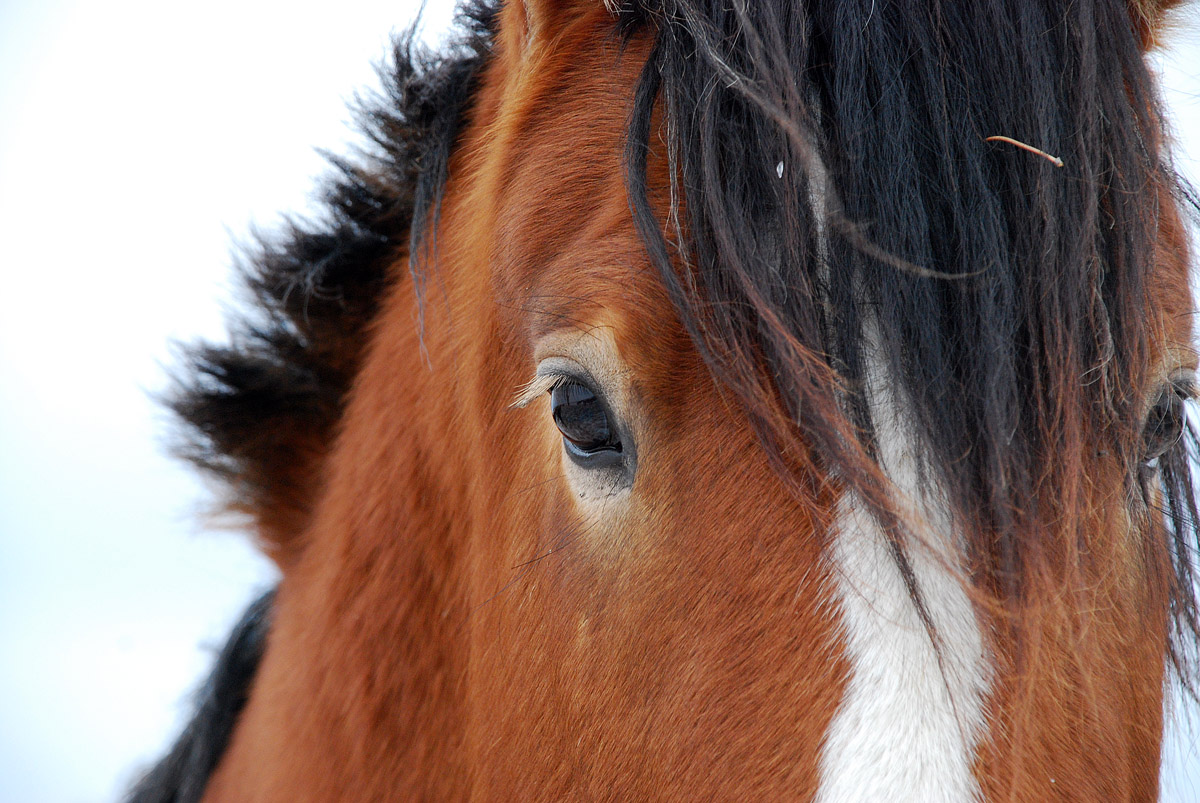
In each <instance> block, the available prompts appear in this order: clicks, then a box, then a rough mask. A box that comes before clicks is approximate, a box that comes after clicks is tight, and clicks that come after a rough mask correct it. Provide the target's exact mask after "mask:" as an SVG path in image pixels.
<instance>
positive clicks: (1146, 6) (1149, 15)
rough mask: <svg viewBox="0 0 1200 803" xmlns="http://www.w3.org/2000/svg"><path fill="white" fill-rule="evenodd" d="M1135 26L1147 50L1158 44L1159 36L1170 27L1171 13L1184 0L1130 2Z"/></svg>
mask: <svg viewBox="0 0 1200 803" xmlns="http://www.w3.org/2000/svg"><path fill="white" fill-rule="evenodd" d="M1128 3H1129V13H1130V15H1131V16H1132V17H1133V25H1134V28H1135V30H1136V31H1137V34H1138V37H1139V38H1140V39H1141V42H1142V47H1143V48H1144V49H1146V50H1149V49H1150V48H1152V47H1154V46H1155V45H1156V44H1158V38H1159V35H1160V34H1161V33H1162V32H1163V30H1164V29H1165V28H1167V27H1168V24H1169V22H1168V20H1169V16H1170V15H1169V14H1168V13H1167V12H1169V11H1170V10H1171V9H1173V8H1175V7H1176V6H1178V5H1181V4H1182V0H1128Z"/></svg>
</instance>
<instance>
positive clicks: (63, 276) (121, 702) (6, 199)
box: [0, 0, 1200, 803]
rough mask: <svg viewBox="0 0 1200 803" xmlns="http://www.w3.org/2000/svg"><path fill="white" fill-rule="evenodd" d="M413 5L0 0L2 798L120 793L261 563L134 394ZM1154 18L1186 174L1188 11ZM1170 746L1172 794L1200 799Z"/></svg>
mask: <svg viewBox="0 0 1200 803" xmlns="http://www.w3.org/2000/svg"><path fill="white" fill-rule="evenodd" d="M430 5H431V8H430V9H429V10H428V11H427V13H426V21H427V24H426V30H427V32H428V37H429V38H431V39H432V40H434V41H436V40H437V39H438V38H439V37H440V31H442V30H443V29H444V28H445V27H446V24H447V20H448V19H449V12H448V9H447V8H446V2H444V0H443V2H437V0H432V2H431V3H430ZM414 6H415V3H413V2H411V0H392V1H391V2H381V1H380V0H373V1H372V2H367V1H366V0H352V1H351V0H343V2H340V3H338V4H337V10H336V11H335V10H334V9H333V7H332V6H330V5H327V4H326V5H322V6H321V7H317V6H316V5H315V4H303V3H295V2H282V1H281V0H275V1H270V0H254V1H253V2H251V0H214V1H213V2H208V3H203V4H187V6H186V7H184V6H183V4H176V3H162V2H151V0H109V1H108V2H105V3H95V2H92V3H87V2H82V0H42V2H35V0H0V803H19V802H21V803H23V802H25V801H28V803H60V802H61V803H66V802H68V801H71V802H74V801H80V802H82V801H104V800H114V799H116V798H117V797H118V796H119V794H120V792H121V790H123V789H124V788H125V787H126V786H127V784H128V783H129V782H130V780H131V779H132V777H133V775H134V773H135V770H136V768H138V767H139V766H140V765H142V764H144V763H145V762H148V761H150V760H152V759H153V758H154V757H156V756H157V755H158V754H160V753H161V752H162V751H163V750H164V749H165V746H166V745H167V743H168V741H169V740H170V739H171V738H172V737H173V736H174V734H175V733H176V732H177V730H178V729H179V728H180V727H181V726H182V724H183V722H184V720H185V717H186V715H187V711H188V706H187V693H188V692H189V690H191V689H192V688H194V686H195V685H196V684H197V683H198V682H199V680H200V678H201V677H202V676H203V675H204V673H205V672H206V670H207V668H208V666H209V664H210V662H211V661H212V658H213V654H214V650H215V649H216V648H217V647H219V645H220V644H221V642H222V641H223V639H224V637H225V635H226V634H227V632H228V629H229V627H230V626H231V625H232V623H233V622H234V621H235V620H236V619H237V617H238V614H239V613H240V611H241V609H242V608H243V607H244V606H245V604H246V603H247V602H249V600H250V599H251V598H252V597H253V596H255V595H256V594H257V593H258V592H259V591H261V590H263V589H265V588H267V587H268V586H269V585H270V584H271V583H272V581H273V576H274V575H273V570H272V568H271V567H270V566H269V565H268V564H267V563H266V562H265V561H264V560H263V559H261V558H260V557H258V556H257V554H256V553H255V552H254V551H253V549H252V548H251V547H250V546H249V545H248V543H247V541H246V539H245V538H244V536H242V535H240V534H238V533H236V532H230V531H221V530H218V529H215V528H214V527H213V526H212V522H206V521H205V518H204V516H203V515H202V514H203V512H204V504H205V502H206V500H208V498H209V497H208V494H207V491H206V489H204V488H202V487H201V485H200V484H199V483H198V481H197V480H196V478H195V476H194V475H193V474H192V473H191V472H190V471H188V470H187V469H185V468H183V467H182V466H180V465H177V464H175V463H174V462H171V461H170V460H168V459H167V458H166V457H164V455H163V448H162V443H163V440H164V436H165V433H166V431H167V428H166V426H165V418H164V416H163V415H162V414H161V412H160V411H159V410H158V409H157V407H156V406H155V404H154V403H153V402H152V400H151V399H150V394H152V393H154V392H158V391H161V390H162V389H163V388H164V387H165V379H164V377H165V366H168V365H171V364H172V363H173V361H174V360H173V357H172V355H171V352H170V351H169V349H168V343H169V342H170V341H172V340H177V341H184V342H187V341H192V340H194V339H195V338H196V337H198V336H204V337H210V338H220V337H221V336H222V332H223V326H222V310H223V309H228V308H229V306H230V305H231V303H232V299H233V295H232V292H231V288H230V282H229V275H228V274H229V265H230V263H231V259H230V254H231V251H232V247H233V246H232V244H233V243H235V242H237V241H239V240H241V241H243V242H245V241H246V239H247V237H248V232H249V224H250V222H251V221H255V222H257V224H258V225H259V226H260V227H262V228H266V229H267V230H270V229H271V228H272V227H273V226H275V225H277V224H278V221H279V218H278V216H277V213H278V212H279V211H286V210H292V211H301V212H302V211H304V210H306V209H311V208H312V206H311V203H310V199H309V192H310V190H311V188H312V187H313V179H314V177H316V176H319V175H320V174H321V173H322V171H323V166H322V162H321V159H320V157H319V156H317V155H316V154H315V152H314V151H313V150H312V148H313V147H314V146H321V147H326V148H329V149H331V150H333V151H334V152H345V150H346V147H345V146H346V143H349V142H354V141H356V138H355V136H354V135H353V134H352V132H351V131H350V129H349V128H348V127H347V126H346V125H345V121H346V120H347V118H348V115H347V113H346V105H345V101H346V100H347V99H349V98H350V97H351V96H352V95H353V93H354V91H355V90H356V89H359V88H361V87H371V86H374V78H373V75H372V72H371V66H370V65H371V63H372V62H373V61H378V60H379V59H380V58H381V57H382V56H383V55H384V53H385V52H386V47H387V41H388V37H389V34H390V32H392V31H395V30H399V29H401V28H403V27H404V26H405V24H406V23H407V21H409V20H410V19H411V18H412V17H413V15H414ZM1171 41H1172V43H1173V49H1172V51H1171V52H1170V53H1169V54H1167V56H1166V57H1165V58H1164V59H1162V63H1163V65H1164V66H1163V69H1164V71H1165V75H1166V77H1167V80H1168V88H1167V90H1166V99H1167V102H1168V103H1169V105H1170V106H1171V107H1172V109H1173V111H1174V114H1175V115H1176V119H1177V123H1176V126H1177V130H1178V132H1179V134H1180V144H1181V146H1182V147H1183V148H1184V149H1185V150H1188V149H1190V153H1191V159H1190V160H1187V161H1185V167H1188V168H1190V171H1191V175H1192V178H1193V181H1195V180H1197V179H1198V178H1200V167H1198V165H1200V162H1198V161H1197V160H1198V159H1200V13H1197V14H1193V15H1192V18H1191V19H1189V20H1186V21H1185V22H1184V23H1183V24H1181V26H1180V29H1179V30H1178V31H1177V32H1176V34H1175V35H1174V36H1173V37H1172V38H1171ZM1186 741H1188V742H1189V744H1190V743H1191V742H1194V739H1193V738H1192V737H1188V739H1187V740H1186ZM1180 744H1181V743H1180V742H1179V740H1176V742H1175V743H1173V747H1172V751H1173V755H1174V757H1173V758H1172V759H1171V764H1170V767H1169V769H1168V771H1167V773H1166V780H1165V781H1164V790H1165V792H1166V799H1168V800H1176V801H1195V800H1200V795H1198V794H1196V791H1195V790H1197V789H1200V760H1198V759H1197V755H1196V750H1195V749H1194V748H1192V747H1190V746H1183V747H1180ZM1180 754H1182V755H1183V758H1182V759H1181V758H1179V755H1180Z"/></svg>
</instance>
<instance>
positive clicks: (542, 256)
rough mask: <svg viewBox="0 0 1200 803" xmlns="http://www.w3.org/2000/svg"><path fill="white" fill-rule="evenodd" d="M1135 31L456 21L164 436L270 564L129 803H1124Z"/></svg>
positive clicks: (1160, 494) (1143, 218)
mask: <svg viewBox="0 0 1200 803" xmlns="http://www.w3.org/2000/svg"><path fill="white" fill-rule="evenodd" d="M1174 5H1176V4H1175V3H1174V2H1171V1H1170V0H1073V2H1070V3H1057V2H1055V3H1046V2H1037V1H1036V0H930V2H928V3H925V4H921V5H920V7H919V9H917V8H913V7H910V6H909V5H908V4H904V3H898V2H889V0H803V1H802V0H753V2H751V0H720V1H719V2H716V1H714V0H620V1H618V0H603V1H602V0H507V1H506V2H493V1H492V0H471V1H470V2H468V3H467V4H466V5H465V6H464V7H463V8H462V9H460V17H459V23H458V25H459V32H458V35H457V38H456V39H455V40H454V41H452V42H451V43H450V44H448V45H446V46H445V47H443V48H441V49H440V50H438V51H430V50H428V49H425V48H422V47H420V46H418V45H416V44H415V43H414V40H413V35H412V34H411V33H410V34H408V35H407V36H401V37H400V38H399V39H398V40H397V45H396V48H395V58H394V63H393V64H391V65H390V66H389V67H387V68H386V69H385V70H384V72H383V76H384V81H385V89H384V91H383V92H382V93H381V94H380V95H379V96H378V97H375V98H374V99H373V100H368V101H365V102H364V104H363V109H362V111H361V115H360V117H361V119H362V122H363V128H364V130H365V132H366V137H367V138H366V143H367V144H366V145H364V146H363V148H362V151H361V153H359V154H358V155H357V156H355V157H354V158H346V159H334V170H333V176H332V178H330V179H329V180H328V181H327V183H326V185H325V190H324V196H323V197H324V207H325V214H324V216H323V218H321V219H318V220H315V221H295V222H293V223H292V224H290V226H289V228H288V230H287V231H286V232H283V233H281V234H280V235H278V236H276V237H274V238H273V239H272V238H268V239H266V240H264V242H262V243H261V244H260V245H259V246H258V247H256V249H255V251H254V253H253V254H251V256H250V258H249V259H248V260H246V261H245V263H244V264H243V266H242V274H243V276H244V279H245V282H246V286H247V287H248V288H249V292H250V294H251V297H252V299H253V301H254V303H253V304H252V305H250V307H249V308H248V309H247V310H246V311H245V312H244V313H243V317H242V318H241V319H240V320H239V321H237V322H235V324H234V325H233V331H232V335H231V338H230V341H229V343H226V344H213V343H202V344H199V345H197V346H195V347H194V348H193V349H192V350H191V351H190V352H189V357H188V359H187V360H186V361H185V362H186V364H185V366H184V367H183V368H182V369H181V371H180V373H179V375H178V381H179V385H178V387H177V389H176V392H175V394H174V396H173V397H172V401H171V405H172V408H173V410H174V411H175V413H177V414H178V416H179V419H180V420H181V421H182V422H183V426H184V427H185V429H184V432H185V433H186V436H185V441H184V444H183V446H182V447H181V451H182V453H183V454H184V456H185V457H187V458H189V459H190V460H192V461H193V462H194V463H195V464H196V465H198V466H199V467H200V468H201V469H202V470H203V471H204V472H206V473H207V474H209V475H211V476H215V477H216V478H218V479H219V480H221V481H222V483H223V485H222V487H223V488H224V489H225V496H224V499H223V501H222V504H224V505H225V507H227V508H228V509H229V510H232V511H236V512H239V513H242V514H245V515H246V516H248V518H249V521H250V522H252V525H253V531H254V533H255V536H256V537H257V539H258V541H259V543H261V545H262V547H263V549H264V550H265V551H266V552H267V553H268V554H269V555H270V556H271V557H272V558H273V560H274V561H275V562H276V563H277V564H278V566H279V569H280V575H281V580H280V581H279V583H278V586H277V588H276V589H275V590H274V591H272V592H271V593H270V594H269V595H267V596H266V597H264V598H263V599H262V600H260V601H258V602H257V603H255V604H254V605H253V606H252V608H251V610H250V611H249V612H248V613H247V616H246V618H245V619H244V620H243V622H242V623H241V624H240V625H239V626H238V628H237V629H236V630H235V632H234V634H233V636H232V637H231V639H230V642H229V645H228V646H227V647H226V648H225V650H224V651H223V652H222V654H221V656H220V657H219V658H218V660H217V664H216V668H215V669H214V672H213V676H212V678H211V680H210V682H209V684H208V685H207V686H206V687H205V688H204V689H203V691H202V692H201V694H200V697H199V700H198V705H197V714H196V718H195V719H194V720H193V721H192V723H191V724H190V725H189V726H188V727H187V728H186V729H185V731H184V733H183V735H182V736H181V737H180V739H179V741H178V742H177V743H176V745H175V746H174V748H172V750H171V752H170V753H169V754H168V755H167V756H166V757H165V758H164V759H163V760H162V762H161V763H160V764H158V765H157V766H156V767H155V768H153V769H152V770H150V771H149V772H148V773H147V774H146V776H145V777H144V778H143V780H142V781H141V782H140V783H139V784H138V785H137V787H136V788H135V789H134V790H133V792H132V793H131V796H130V800H133V801H167V800H171V801H198V800H203V801H206V803H222V802H223V801H274V800H288V801H294V800H322V801H332V800H344V801H368V800H370V801H374V800H409V799H412V800H416V799H421V800H467V799H470V800H490V799H520V800H585V799H586V800H591V799H598V800H647V799H656V800H692V799H722V800H723V799H738V800H750V799H765V800H785V799H786V800H815V801H820V802H821V803H839V802H845V801H871V800H880V799H885V798H886V799H891V800H905V801H907V800H913V801H983V800H987V801H1046V800H1106V801H1109V800H1152V799H1155V798H1156V796H1157V794H1158V773H1159V760H1160V745H1161V741H1162V731H1163V723H1164V694H1165V691H1166V690H1167V689H1168V688H1169V687H1170V685H1171V684H1172V683H1175V682H1181V683H1183V684H1184V685H1189V684H1190V683H1191V678H1193V677H1194V672H1195V657H1196V647H1197V644H1198V643H1200V628H1198V619H1197V603H1196V595H1195V572H1196V554H1197V552H1196V550H1197V547H1198V543H1200V542H1198V540H1197V536H1198V526H1197V521H1198V516H1197V507H1196V500H1195V497H1194V494H1193V490H1192V483H1193V477H1192V473H1191V472H1192V465H1193V463H1194V460H1195V456H1196V449H1197V439H1196V433H1195V432H1194V431H1193V429H1192V427H1191V426H1190V425H1189V423H1188V420H1187V414H1186V403H1187V401H1188V399H1189V398H1190V397H1191V396H1192V395H1193V394H1194V392H1195V386H1194V372H1195V368H1196V357H1195V353H1194V351H1193V349H1192V346H1191V338H1192V330H1191V317H1190V316H1191V310H1192V301H1191V297H1190V294H1189V287H1188V277H1187V271H1188V259H1189V255H1188V251H1187V237H1186V230H1185V220H1186V215H1187V214H1189V210H1193V211H1194V210H1195V208H1196V204H1195V201H1194V197H1193V196H1192V195H1191V194H1190V191H1189V190H1188V189H1187V188H1186V187H1185V186H1183V184H1182V182H1181V181H1180V180H1179V179H1178V178H1177V177H1176V176H1175V173H1174V172H1173V170H1172V167H1171V160H1170V149H1169V146H1168V137H1167V132H1166V131H1165V126H1164V122H1163V118H1162V113H1161V109H1160V105H1159V100H1158V97H1157V94H1156V93H1157V89H1156V85H1155V82H1154V79H1153V77H1152V75H1151V74H1150V73H1149V72H1148V70H1147V67H1146V64H1145V54H1146V52H1147V50H1148V49H1149V48H1151V47H1153V46H1154V44H1155V42H1156V41H1157V39H1158V37H1160V36H1161V35H1162V31H1163V30H1164V29H1165V26H1166V25H1167V22H1166V20H1167V18H1168V16H1169V12H1170V11H1171V7H1172V6H1174Z"/></svg>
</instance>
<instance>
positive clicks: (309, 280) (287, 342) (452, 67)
mask: <svg viewBox="0 0 1200 803" xmlns="http://www.w3.org/2000/svg"><path fill="white" fill-rule="evenodd" d="M494 16H495V9H494V8H492V6H491V4H490V3H483V2H479V3H477V2H468V3H466V4H465V5H464V7H463V8H462V9H461V10H460V12H459V16H458V24H459V35H458V38H457V39H456V40H455V41H454V43H453V44H451V45H450V46H449V47H448V48H447V49H446V50H445V51H444V52H441V53H432V52H429V51H428V50H426V49H424V48H422V47H421V46H420V45H419V44H417V43H416V42H415V35H416V26H415V25H414V26H413V27H412V28H411V29H409V31H408V32H407V33H405V34H403V35H402V36H400V37H399V38H398V39H397V40H396V41H395V43H394V46H393V58H392V63H391V64H390V65H387V66H386V67H385V68H382V69H380V71H379V74H380V78H381V79H382V81H383V85H384V90H383V94H382V96H377V97H376V96H372V97H369V98H368V99H367V100H365V101H362V102H360V104H359V108H358V109H357V118H358V121H359V124H360V126H361V128H362V129H363V131H364V132H365V133H366V135H367V137H368V139H369V140H370V142H371V143H372V145H373V146H374V147H373V148H371V149H370V150H367V151H364V152H362V153H360V154H358V158H357V159H356V160H353V161H352V160H346V159H342V158H337V157H330V161H331V163H332V165H333V167H334V169H335V172H334V174H333V175H332V176H331V177H330V178H329V179H327V181H326V182H325V186H324V188H323V191H322V198H323V201H324V215H323V216H322V218H321V219H320V220H317V221H299V220H294V219H293V220H289V221H288V222H287V225H286V230H285V231H284V232H283V234H282V235H281V236H278V237H273V238H269V239H266V240H260V241H259V243H258V245H257V247H256V248H255V249H254V250H253V252H252V253H250V254H249V255H248V256H247V257H246V258H245V259H244V260H243V262H242V264H241V265H240V266H239V273H240V274H241V277H242V281H243V284H244V286H245V288H246V290H247V291H248V294H249V301H250V304H249V305H248V309H247V311H245V312H244V313H242V315H241V317H239V318H237V319H235V320H234V321H232V322H231V326H230V329H231V331H232V335H231V342H230V343H229V344H227V345H214V344H210V343H201V344H199V345H196V346H193V347H190V348H189V349H188V350H187V352H186V365H185V369H184V371H183V373H182V374H181V375H180V376H179V377H178V380H177V388H176V390H175V392H174V393H173V395H172V397H171V398H170V399H169V401H168V404H169V406H170V407H171V409H172V410H173V411H174V412H175V414H176V416H177V417H178V419H179V420H180V421H181V422H182V423H183V424H184V432H183V433H182V436H183V437H182V438H181V442H180V444H179V445H178V447H177V449H176V450H177V452H178V453H179V454H180V455H181V456H183V457H184V458H186V459H188V460H190V461H191V462H192V463H194V464H195V465H197V466H199V467H200V468H201V469H203V470H204V471H205V472H206V473H209V474H212V475H214V476H215V477H216V478H218V479H219V480H221V481H222V482H223V483H224V484H225V485H226V486H227V487H228V489H229V497H230V499H231V507H233V508H234V509H237V510H240V511H243V512H251V513H258V514H261V513H262V512H263V511H273V512H274V513H275V515H279V513H278V511H279V510H281V509H283V510H287V511H288V513H289V514H290V515H291V519H290V521H291V522H292V523H293V524H295V523H300V522H303V521H304V520H306V519H307V515H308V512H309V511H308V509H307V505H308V504H310V503H311V499H312V497H313V496H314V490H315V489H314V488H313V487H312V485H313V483H314V482H315V481H316V478H317V476H318V475H319V473H320V463H321V461H322V460H323V457H324V453H325V451H326V449H327V448H328V445H329V442H330V440H331V438H332V436H333V432H334V429H335V425H336V423H337V421H338V420H339V419H340V417H341V412H342V404H343V402H344V399H345V396H346V392H347V390H348V388H349V386H350V382H351V380H352V379H353V377H354V376H355V374H356V373H357V370H358V364H359V360H360V357H361V351H362V346H363V344H364V341H365V340H366V331H365V330H366V327H367V325H368V323H369V322H370V321H371V320H372V318H373V317H374V315H375V311H376V308H377V305H378V303H379V301H380V299H381V297H382V295H383V291H384V288H385V286H386V285H387V283H388V282H389V281H394V280H398V279H400V278H402V277H400V276H395V275H389V272H390V271H393V270H395V267H396V266H397V265H398V264H399V265H403V264H405V261H406V259H407V258H408V257H409V256H410V255H412V257H413V258H412V259H411V265H412V266H413V279H414V280H416V281H418V282H420V281H421V279H422V276H421V272H420V268H419V266H420V264H421V261H420V259H419V258H418V257H419V256H420V255H421V253H422V250H423V249H424V248H425V247H426V234H427V231H428V230H429V229H428V227H427V226H426V225H424V222H425V221H426V220H427V218H429V217H430V216H436V214H437V210H438V206H439V204H440V201H441V193H442V188H443V186H444V184H445V180H446V171H447V167H448V163H449V159H450V154H451V151H452V150H453V148H454V144H455V140H456V137H457V134H458V131H459V128H460V125H461V122H462V117H463V115H464V114H465V112H466V109H467V108H468V106H469V102H470V99H471V97H472V95H473V94H474V89H475V79H476V76H477V74H478V72H479V69H480V66H481V65H482V64H483V62H484V61H485V60H486V58H487V56H488V53H489V52H490V49H491V39H492V25H493V22H494ZM414 221H417V225H413V222H414ZM297 506H299V507H300V509H295V508H296V507H297ZM294 529H299V527H298V526H296V527H294Z"/></svg>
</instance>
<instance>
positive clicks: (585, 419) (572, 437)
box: [550, 379, 621, 460]
mask: <svg viewBox="0 0 1200 803" xmlns="http://www.w3.org/2000/svg"><path fill="white" fill-rule="evenodd" d="M550 409H551V410H552V411H553V412H554V423H555V424H556V425H557V426H558V431H559V432H561V433H562V436H563V445H564V446H566V449H567V453H568V454H570V455H571V456H572V457H574V458H576V459H577V460H578V459H581V460H588V459H589V458H593V457H596V456H597V455H600V454H602V453H608V454H612V453H620V451H621V439H620V438H619V437H618V435H617V430H616V427H615V426H614V425H613V422H612V419H611V417H610V416H609V414H608V410H607V409H606V408H605V407H604V403H603V402H601V401H600V399H599V398H597V396H596V394H595V393H594V392H593V391H592V389H591V388H589V387H588V386H587V385H584V384H582V383H581V382H577V381H575V380H573V379H565V380H563V381H562V382H560V383H558V384H557V385H555V386H554V388H553V389H552V390H551V391H550Z"/></svg>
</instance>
